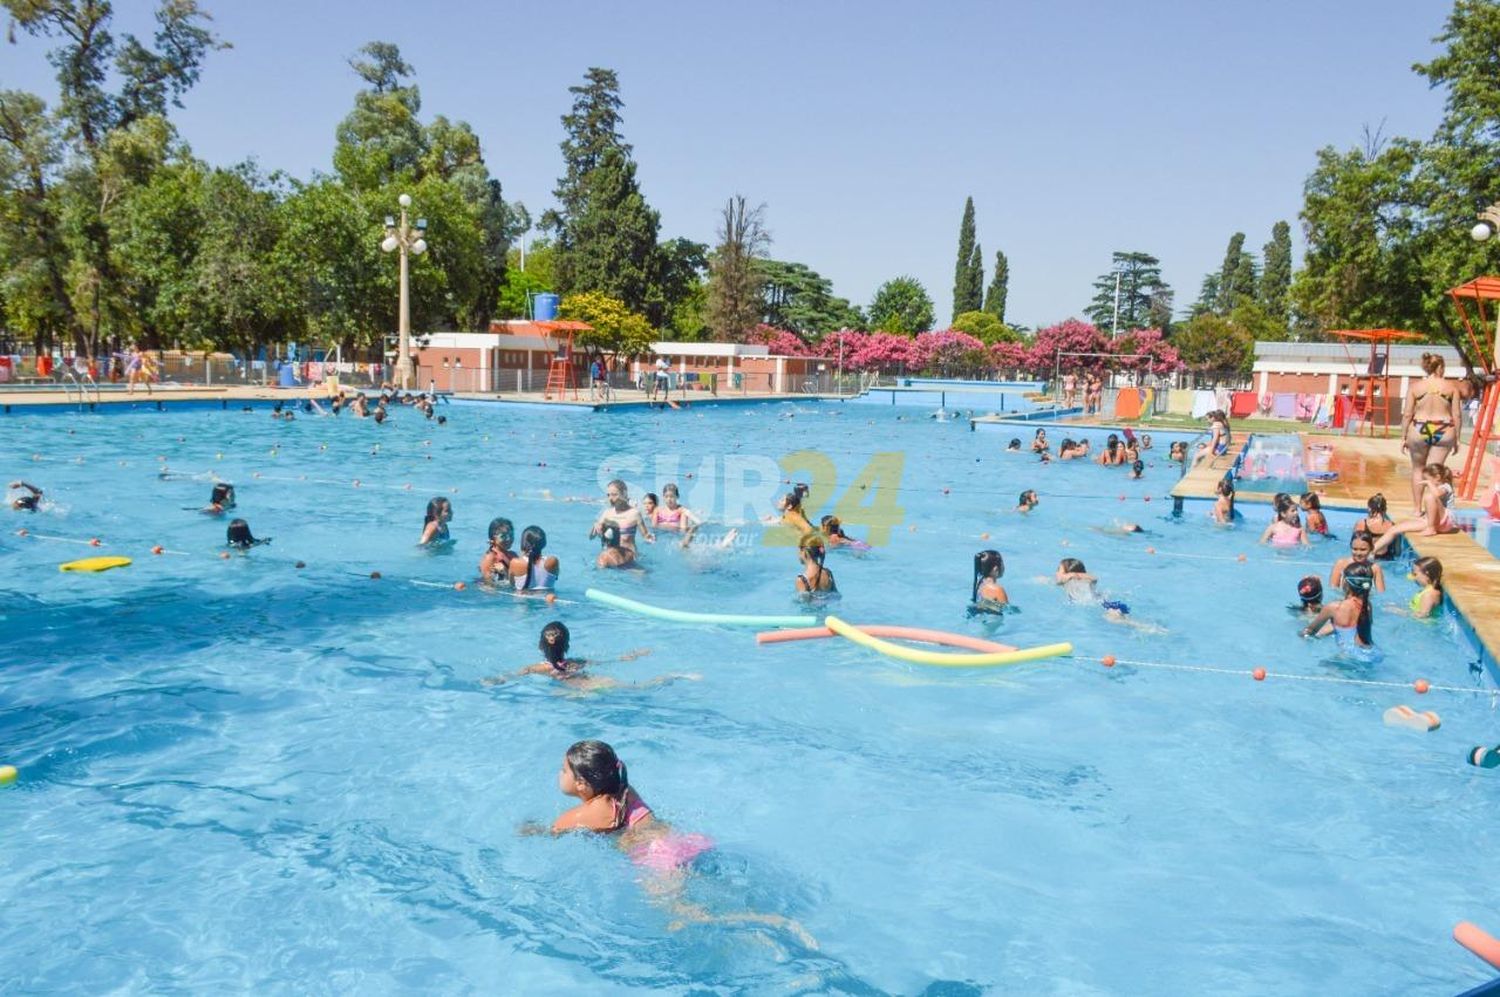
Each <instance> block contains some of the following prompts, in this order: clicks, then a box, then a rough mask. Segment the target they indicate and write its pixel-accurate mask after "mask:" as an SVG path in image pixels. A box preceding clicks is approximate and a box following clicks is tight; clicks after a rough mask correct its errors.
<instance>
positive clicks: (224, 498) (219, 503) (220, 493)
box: [203, 481, 234, 516]
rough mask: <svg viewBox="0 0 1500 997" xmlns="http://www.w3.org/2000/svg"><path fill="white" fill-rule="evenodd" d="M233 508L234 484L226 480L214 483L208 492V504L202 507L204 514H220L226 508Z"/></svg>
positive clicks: (222, 513)
mask: <svg viewBox="0 0 1500 997" xmlns="http://www.w3.org/2000/svg"><path fill="white" fill-rule="evenodd" d="M233 508H234V486H233V485H231V484H230V483H229V482H227V481H220V482H218V483H217V484H215V485H214V487H213V491H211V492H209V493H208V505H206V506H204V507H203V514H204V515H206V516H222V515H224V513H225V511H226V510H228V509H233Z"/></svg>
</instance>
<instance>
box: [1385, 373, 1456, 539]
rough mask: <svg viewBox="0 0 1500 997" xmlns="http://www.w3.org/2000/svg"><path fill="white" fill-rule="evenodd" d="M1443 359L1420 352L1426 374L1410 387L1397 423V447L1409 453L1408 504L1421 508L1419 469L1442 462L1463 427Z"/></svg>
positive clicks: (1451, 383) (1419, 509) (1454, 448)
mask: <svg viewBox="0 0 1500 997" xmlns="http://www.w3.org/2000/svg"><path fill="white" fill-rule="evenodd" d="M1444 367H1445V365H1444V362H1443V358H1442V357H1441V356H1439V355H1438V354H1436V353H1424V354H1422V370H1424V371H1426V373H1427V376H1426V377H1424V378H1422V380H1420V381H1418V382H1417V383H1416V384H1414V385H1412V386H1411V392H1410V395H1409V403H1408V404H1407V405H1406V406H1405V408H1406V418H1405V420H1404V421H1403V422H1402V424H1401V449H1402V450H1405V451H1406V452H1407V453H1408V454H1410V455H1411V504H1412V507H1413V508H1414V509H1416V510H1417V511H1418V513H1420V512H1421V511H1422V481H1423V477H1422V475H1423V471H1424V469H1425V468H1426V467H1427V465H1428V464H1446V463H1447V462H1448V455H1449V454H1451V453H1453V452H1454V451H1455V450H1457V449H1458V434H1459V429H1460V428H1462V426H1463V419H1464V414H1463V401H1462V399H1460V398H1459V396H1458V385H1457V384H1455V383H1454V382H1452V381H1450V380H1448V379H1447V378H1446V377H1445V376H1443V375H1444V372H1445V371H1444Z"/></svg>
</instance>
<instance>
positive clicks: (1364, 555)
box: [1328, 533, 1385, 592]
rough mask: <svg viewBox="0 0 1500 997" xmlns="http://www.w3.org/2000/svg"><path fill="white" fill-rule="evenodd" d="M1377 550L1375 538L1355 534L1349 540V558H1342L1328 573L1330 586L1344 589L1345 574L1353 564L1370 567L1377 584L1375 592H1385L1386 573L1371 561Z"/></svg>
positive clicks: (1363, 534)
mask: <svg viewBox="0 0 1500 997" xmlns="http://www.w3.org/2000/svg"><path fill="white" fill-rule="evenodd" d="M1374 550H1375V538H1374V537H1372V536H1370V534H1368V533H1355V534H1354V535H1353V536H1352V537H1350V538H1349V556H1348V557H1341V558H1339V559H1338V560H1337V561H1335V562H1334V563H1333V570H1332V571H1330V572H1329V573H1328V584H1329V585H1330V586H1332V587H1333V588H1335V589H1339V588H1343V587H1344V572H1345V571H1347V570H1348V568H1349V566H1350V565H1352V564H1366V565H1369V567H1370V572H1371V577H1372V578H1373V579H1374V582H1375V591H1377V592H1384V591H1385V572H1384V571H1383V570H1381V567H1380V565H1378V564H1376V563H1374V562H1373V561H1372V560H1371V555H1372V554H1373V553H1374Z"/></svg>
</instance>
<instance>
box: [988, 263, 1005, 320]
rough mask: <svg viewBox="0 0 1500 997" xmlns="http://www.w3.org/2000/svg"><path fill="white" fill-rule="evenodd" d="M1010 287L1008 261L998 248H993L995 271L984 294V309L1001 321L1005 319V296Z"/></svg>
mask: <svg viewBox="0 0 1500 997" xmlns="http://www.w3.org/2000/svg"><path fill="white" fill-rule="evenodd" d="M1009 287H1010V261H1009V260H1007V259H1006V258H1005V254H1004V253H1002V252H1001V251H1000V250H998V249H997V250H995V273H994V276H992V277H991V278H990V289H989V290H988V291H987V292H985V295H984V310H985V311H987V312H989V313H990V314H991V315H993V316H995V318H997V319H999V320H1000V321H1001V322H1004V321H1005V296H1006V294H1008V293H1009Z"/></svg>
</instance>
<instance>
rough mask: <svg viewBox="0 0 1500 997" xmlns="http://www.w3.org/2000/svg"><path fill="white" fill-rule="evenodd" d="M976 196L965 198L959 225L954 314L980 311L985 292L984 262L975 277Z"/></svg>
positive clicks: (954, 274) (954, 267) (954, 268)
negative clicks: (976, 278)
mask: <svg viewBox="0 0 1500 997" xmlns="http://www.w3.org/2000/svg"><path fill="white" fill-rule="evenodd" d="M974 249H975V246H974V198H972V197H966V198H964V216H963V220H962V221H961V222H959V225H958V262H957V263H955V264H954V265H953V315H954V316H955V317H957V316H958V315H959V314H961V313H963V312H975V311H978V310H979V308H980V305H981V304H982V301H981V300H980V299H981V295H983V294H984V275H983V264H981V266H980V271H981V272H980V275H979V279H978V280H977V281H976V280H975V279H974V276H975V271H974Z"/></svg>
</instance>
